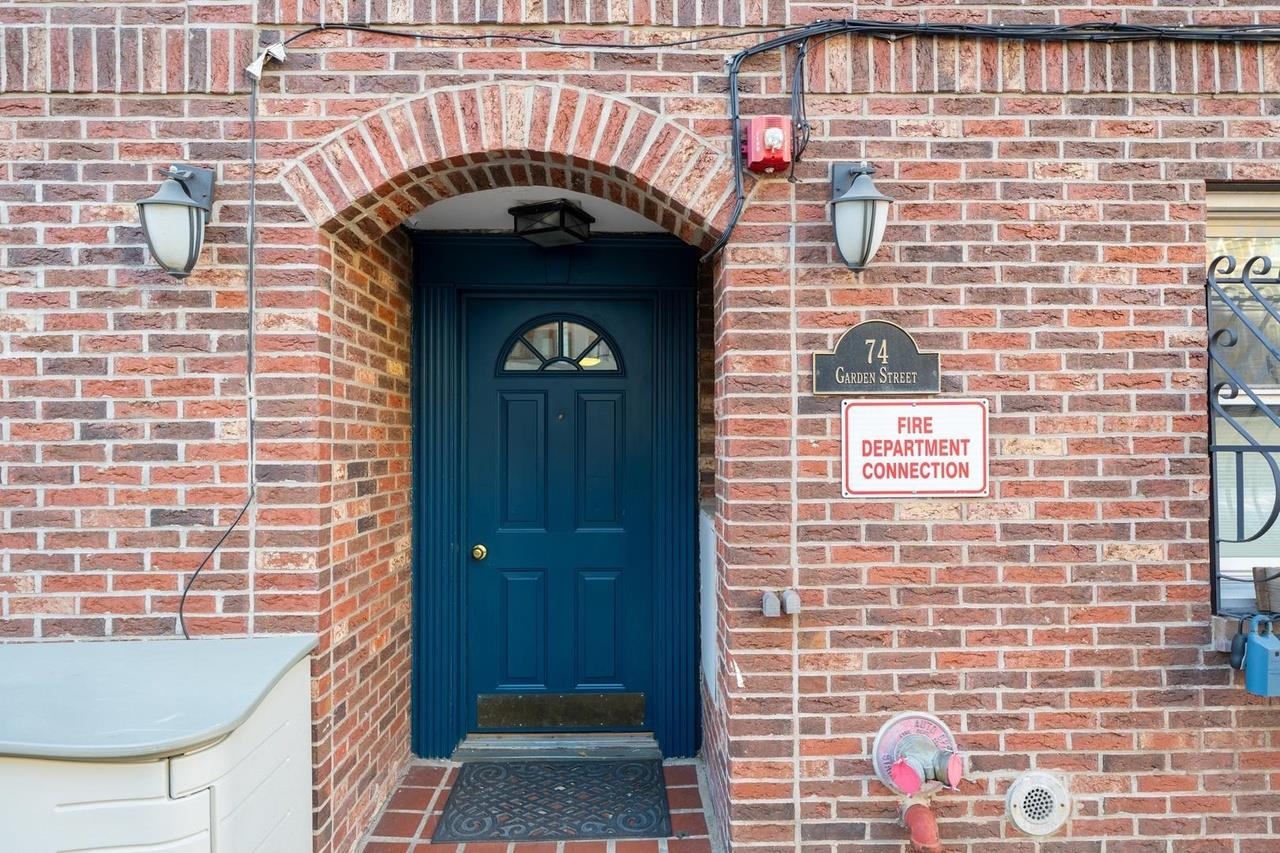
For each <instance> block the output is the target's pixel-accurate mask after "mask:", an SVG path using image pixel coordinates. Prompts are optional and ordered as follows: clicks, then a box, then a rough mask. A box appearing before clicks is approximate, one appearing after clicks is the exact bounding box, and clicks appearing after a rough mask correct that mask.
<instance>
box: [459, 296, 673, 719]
mask: <svg viewBox="0 0 1280 853" xmlns="http://www.w3.org/2000/svg"><path fill="white" fill-rule="evenodd" d="M464 311H465V315H464V330H465V335H466V347H465V352H466V359H465V361H466V403H465V412H466V453H465V460H464V466H465V478H464V483H465V492H466V494H465V501H464V522H463V524H464V529H465V531H466V536H467V539H466V543H465V544H466V552H467V553H465V554H464V555H463V558H464V559H463V565H462V567H461V571H462V573H463V574H462V584H463V587H464V600H465V602H466V606H465V612H464V614H463V620H464V622H465V636H466V638H467V643H466V660H465V662H464V671H465V677H466V682H467V687H466V693H465V697H466V701H467V703H468V705H469V708H468V711H467V719H468V726H469V729H470V730H472V731H502V730H510V729H511V728H513V727H514V728H518V729H519V730H523V731H531V730H552V731H554V730H601V729H619V728H623V729H625V728H635V727H637V726H638V725H639V724H638V723H637V721H636V719H633V717H634V715H631V716H627V715H621V716H620V715H618V714H617V713H614V712H613V711H611V710H610V708H613V707H617V705H616V702H615V701H614V698H616V699H619V700H621V699H623V698H624V697H623V696H621V695H618V696H616V697H614V698H610V697H611V696H614V694H626V696H627V697H630V698H629V699H627V700H626V701H627V702H629V703H633V704H634V703H636V702H641V703H642V702H643V697H644V696H646V695H648V694H650V693H651V692H652V689H653V684H652V679H653V668H654V667H653V655H654V649H655V636H654V630H653V597H654V588H653V583H652V574H653V565H652V561H653V553H654V543H653V532H654V524H653V514H654V506H653V494H654V458H655V457H654V439H653V435H654V433H653V418H654V410H653V343H652V337H653V333H654V329H653V306H652V302H651V301H649V300H646V299H609V298H601V299H593V300H585V299H525V298H491V297H486V296H480V295H477V296H475V297H472V298H469V299H467V300H466V301H465V303H464ZM475 544H483V545H484V546H485V547H486V548H487V556H485V557H484V558H483V559H479V560H477V559H473V558H471V557H470V556H469V552H470V549H471V546H472V545H475ZM501 694H507V695H508V697H509V699H511V700H512V701H511V702H508V703H507V704H506V705H501V704H494V702H495V701H497V699H499V698H500V695H501ZM535 694H539V695H543V696H545V697H547V699H548V701H547V702H545V703H541V704H542V705H545V707H546V708H547V709H549V710H548V711H547V713H546V715H544V716H542V717H541V718H539V717H538V715H537V714H536V713H535V714H532V716H521V715H520V713H519V708H520V706H521V700H524V706H525V707H528V708H535V707H538V706H539V704H540V703H539V702H534V701H532V697H533V696H534V695H535ZM573 694H579V695H577V696H576V698H572V700H571V701H570V699H571V695H573ZM592 697H596V698H594V699H593V698H592ZM485 702H488V703H489V704H488V706H487V707H490V708H500V707H501V708H515V709H516V711H515V717H513V716H512V713H511V712H509V711H504V712H503V713H501V714H496V713H495V714H486V715H481V716H478V715H477V708H478V707H479V706H480V705H481V704H484V703H485ZM628 707H630V706H628ZM637 707H638V706H637ZM514 718H519V720H520V721H519V722H518V723H511V724H508V725H507V727H506V728H505V729H504V728H503V727H502V725H500V724H499V723H498V722H496V721H497V720H508V719H514ZM619 720H623V721H624V722H619ZM628 720H629V722H627V721H628ZM649 722H650V721H649V716H648V714H647V713H646V715H645V723H646V724H648V723H649Z"/></svg>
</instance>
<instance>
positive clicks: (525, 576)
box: [498, 571, 547, 688]
mask: <svg viewBox="0 0 1280 853" xmlns="http://www.w3.org/2000/svg"><path fill="white" fill-rule="evenodd" d="M501 584H502V593H501V600H502V604H501V607H502V610H501V615H500V617H499V619H498V632H499V634H500V635H501V637H502V640H503V642H502V651H503V654H502V661H501V667H500V670H499V673H500V674H499V678H498V683H499V684H500V685H501V686H503V687H520V688H529V687H545V686H546V682H547V644H546V636H547V584H546V572H541V571H532V572H503V573H502V575H501Z"/></svg>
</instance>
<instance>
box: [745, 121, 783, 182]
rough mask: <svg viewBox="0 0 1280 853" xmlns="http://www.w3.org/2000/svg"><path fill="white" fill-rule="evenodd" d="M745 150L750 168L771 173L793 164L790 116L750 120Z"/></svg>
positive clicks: (754, 170) (746, 133)
mask: <svg viewBox="0 0 1280 853" xmlns="http://www.w3.org/2000/svg"><path fill="white" fill-rule="evenodd" d="M742 149H743V155H744V159H745V161H746V164H747V168H748V169H750V170H751V171H753V172H763V173H765V174H769V173H771V172H777V171H779V170H781V169H786V168H788V167H789V166H790V165H791V116H754V117H753V118H749V119H747V128H746V132H745V133H744V134H743V139H742Z"/></svg>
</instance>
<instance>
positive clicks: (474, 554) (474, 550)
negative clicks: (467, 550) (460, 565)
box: [471, 545, 489, 560]
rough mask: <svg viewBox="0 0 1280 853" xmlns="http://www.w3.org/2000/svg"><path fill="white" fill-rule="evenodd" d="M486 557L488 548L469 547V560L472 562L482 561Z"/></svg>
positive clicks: (481, 546)
mask: <svg viewBox="0 0 1280 853" xmlns="http://www.w3.org/2000/svg"><path fill="white" fill-rule="evenodd" d="M487 556H489V549H488V548H486V547H484V546H483V545H472V546H471V559H473V560H483V559H484V558H485V557H487Z"/></svg>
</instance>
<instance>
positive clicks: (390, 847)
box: [359, 761, 712, 853]
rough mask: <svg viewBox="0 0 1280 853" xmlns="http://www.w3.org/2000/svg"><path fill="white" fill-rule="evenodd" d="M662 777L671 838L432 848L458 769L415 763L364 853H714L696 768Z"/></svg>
mask: <svg viewBox="0 0 1280 853" xmlns="http://www.w3.org/2000/svg"><path fill="white" fill-rule="evenodd" d="M663 773H664V774H665V776H666V780H667V802H668V803H669V804H670V806H671V831H672V835H671V837H670V838H640V839H637V838H627V839H618V840H594V841H513V842H483V843H478V842H471V843H468V844H454V843H449V844H432V843H431V833H432V832H434V831H435V828H436V822H437V821H439V819H440V813H441V812H442V811H443V810H444V804H445V800H446V799H448V796H449V790H450V788H451V787H452V785H453V780H454V779H455V778H456V776H457V774H458V765H456V764H451V763H442V762H425V761H420V762H415V763H414V764H413V766H412V767H410V768H409V772H408V773H407V774H405V777H404V779H403V781H401V783H400V786H399V787H398V788H396V790H395V792H394V793H393V794H392V795H391V798H390V799H389V800H388V801H387V804H386V806H385V807H384V808H383V811H382V813H381V814H379V815H378V819H377V821H376V822H375V823H374V828H373V831H372V832H370V833H369V835H368V836H367V837H366V838H365V840H364V843H363V845H362V846H361V847H360V851H359V853H712V846H711V838H710V833H709V832H708V829H707V820H706V813H705V811H704V809H703V805H702V795H701V794H700V793H699V790H698V767H697V765H696V764H695V763H692V762H683V763H672V764H667V765H665V766H664V767H663Z"/></svg>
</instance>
